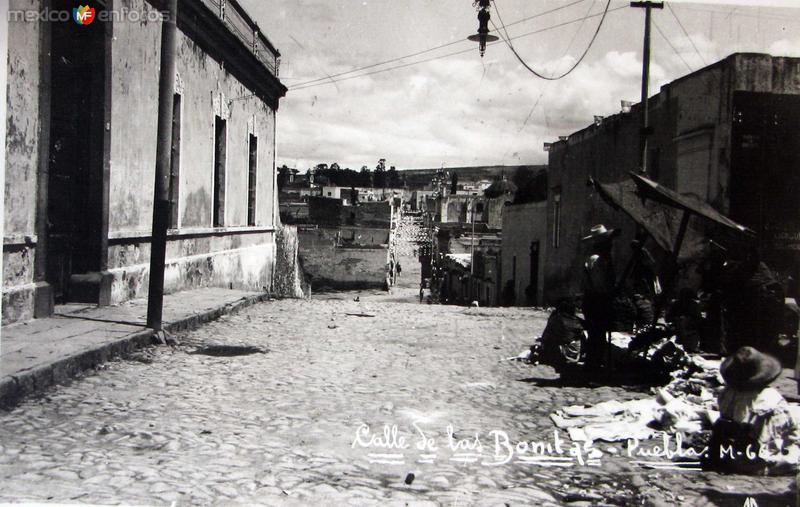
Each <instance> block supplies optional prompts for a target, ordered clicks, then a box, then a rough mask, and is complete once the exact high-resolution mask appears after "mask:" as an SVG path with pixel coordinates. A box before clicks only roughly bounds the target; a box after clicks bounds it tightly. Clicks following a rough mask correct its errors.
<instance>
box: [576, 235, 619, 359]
mask: <svg viewBox="0 0 800 507" xmlns="http://www.w3.org/2000/svg"><path fill="white" fill-rule="evenodd" d="M618 234H619V230H617V229H608V228H606V226H605V225H603V224H599V225H595V226H594V227H592V229H591V230H590V231H589V235H588V236H586V237H584V238H583V239H582V241H583V242H584V243H587V244H588V245H589V256H588V257H587V258H586V262H584V265H583V283H582V289H583V306H582V310H583V317H584V319H585V321H586V331H587V333H588V335H589V337H588V340H587V344H586V370H587V371H588V372H589V373H596V372H597V371H598V370H600V369H601V368H602V367H603V364H604V363H605V356H606V354H607V351H608V350H607V349H608V337H607V334H608V332H609V331H610V330H611V324H612V322H613V321H614V311H613V305H612V301H613V299H614V287H615V283H616V279H615V276H614V263H613V261H612V258H611V250H612V248H613V246H614V242H613V239H614V238H615V237H616V236H617V235H618Z"/></svg>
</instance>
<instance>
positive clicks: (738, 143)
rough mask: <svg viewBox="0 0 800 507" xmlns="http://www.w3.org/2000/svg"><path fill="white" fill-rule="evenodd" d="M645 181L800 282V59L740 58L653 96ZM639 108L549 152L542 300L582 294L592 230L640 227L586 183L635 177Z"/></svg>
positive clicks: (626, 234)
mask: <svg viewBox="0 0 800 507" xmlns="http://www.w3.org/2000/svg"><path fill="white" fill-rule="evenodd" d="M649 112H650V126H651V127H652V133H651V136H650V139H649V146H648V148H649V149H648V153H647V158H648V169H647V173H648V177H650V178H651V179H654V180H656V181H658V182H659V183H662V184H664V185H666V186H668V187H669V188H672V189H673V190H676V191H678V192H679V193H684V194H693V195H695V196H697V197H699V198H701V199H702V200H704V201H706V202H708V203H710V204H711V205H712V206H714V207H715V208H716V209H717V210H718V211H720V212H722V213H723V214H725V215H728V216H729V217H730V218H732V219H733V220H735V221H737V222H739V223H741V224H743V225H746V226H748V227H750V228H751V229H753V230H754V231H755V232H756V233H757V235H758V247H759V250H760V252H761V256H762V258H763V259H764V260H765V261H766V262H767V263H768V264H769V265H770V267H772V268H774V269H775V270H776V271H778V272H779V273H780V274H781V275H782V276H783V277H784V278H786V277H788V276H792V277H793V278H794V280H795V282H794V286H793V287H791V288H790V291H793V292H794V294H796V293H797V285H796V284H797V280H798V278H800V199H798V198H797V193H798V191H800V170H798V167H800V136H798V132H800V129H799V128H798V127H800V59H797V58H785V57H773V56H769V55H764V54H733V55H730V56H729V57H727V58H725V59H723V60H720V61H718V62H716V63H714V64H712V65H709V66H707V67H705V68H702V69H700V70H697V71H695V72H693V73H692V74H689V75H687V76H684V77H682V78H680V79H678V80H676V81H673V82H671V83H669V84H667V85H664V86H663V87H662V88H661V90H660V92H659V93H658V94H656V95H655V96H653V97H651V98H650V99H649ZM639 122H640V105H638V104H637V105H635V106H633V108H632V109H631V111H630V112H629V113H620V114H616V115H613V116H610V117H606V118H604V119H602V121H601V122H597V123H595V124H592V125H591V126H589V127H587V128H585V129H583V130H580V131H578V132H575V133H573V134H571V135H569V136H568V137H567V138H566V139H563V140H560V141H559V142H556V143H553V145H552V146H551V149H550V153H549V189H548V200H547V231H546V234H542V235H541V236H540V238H539V241H540V244H544V243H546V244H547V255H546V256H545V267H544V298H545V300H546V301H549V302H553V301H555V300H556V299H557V298H558V297H560V296H565V295H568V294H570V293H575V292H577V291H578V290H579V282H580V276H579V274H580V273H581V269H580V268H581V262H582V259H583V256H584V255H585V252H584V251H583V248H584V245H582V244H581V242H580V238H581V237H582V236H585V235H586V234H587V233H588V230H589V229H590V228H591V227H592V226H593V225H595V224H598V223H604V224H605V225H606V226H610V227H621V228H622V229H623V236H622V240H620V241H617V251H616V252H615V255H616V257H617V258H618V259H627V257H628V256H629V250H628V246H627V245H628V242H629V240H630V239H632V237H633V230H634V225H633V223H632V221H631V220H629V219H628V218H627V217H626V216H625V215H623V214H622V213H621V212H614V211H612V209H611V208H610V207H609V206H608V205H607V204H606V203H604V202H603V201H602V200H601V199H600V198H599V197H598V196H597V195H596V194H595V193H594V192H593V191H592V189H590V188H589V187H588V186H587V180H588V178H589V177H592V178H593V179H595V180H596V181H599V182H602V183H611V182H619V181H622V180H624V179H626V178H627V177H628V172H629V171H637V170H638V169H639V165H640V160H641V155H640V141H639V131H640V130H639V128H640V123H639Z"/></svg>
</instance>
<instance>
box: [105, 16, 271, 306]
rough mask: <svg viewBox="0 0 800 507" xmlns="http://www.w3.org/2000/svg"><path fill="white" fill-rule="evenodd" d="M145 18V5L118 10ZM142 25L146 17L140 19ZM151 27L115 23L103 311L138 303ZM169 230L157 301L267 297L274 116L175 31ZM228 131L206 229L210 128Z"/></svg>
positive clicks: (151, 153) (154, 103)
mask: <svg viewBox="0 0 800 507" xmlns="http://www.w3.org/2000/svg"><path fill="white" fill-rule="evenodd" d="M119 3H120V4H121V5H122V6H125V7H127V8H130V9H140V10H141V9H152V7H151V6H150V4H148V3H146V2H144V0H119ZM143 18H146V16H143ZM160 41H161V26H160V23H146V22H143V23H116V24H115V26H114V44H113V50H112V51H113V58H112V59H113V61H114V70H113V98H112V110H113V113H112V114H113V125H112V136H111V137H112V141H111V192H110V194H111V195H110V213H109V216H110V226H109V229H110V230H109V236H110V241H109V250H108V269H109V272H110V273H111V274H112V275H113V282H112V289H111V293H112V304H115V303H119V302H122V301H125V300H128V299H131V298H136V297H144V296H146V295H147V290H148V283H149V259H150V243H149V241H150V238H149V233H150V229H151V227H152V208H153V180H154V176H155V163H156V162H155V147H156V139H157V122H158V100H157V97H158V77H159V66H160ZM176 71H177V73H176V90H175V91H176V93H178V94H180V96H181V123H180V129H181V130H180V136H181V144H180V180H179V195H178V208H179V211H178V229H177V230H174V231H170V234H169V236H168V243H167V268H166V272H165V287H164V288H165V291H166V292H174V291H178V290H183V289H190V288H194V287H203V286H217V287H233V288H237V289H248V290H269V288H270V286H271V283H272V271H273V267H274V263H275V236H274V231H273V227H274V225H275V224H274V216H275V213H274V206H275V203H276V198H275V192H276V189H275V171H274V157H275V154H274V128H275V113H274V111H272V109H271V108H270V107H269V106H268V105H267V104H266V103H264V102H262V101H261V100H260V99H259V98H257V97H254V96H253V91H252V90H250V89H249V88H247V87H245V86H244V85H242V84H241V83H240V82H239V81H238V80H237V79H236V77H235V76H233V75H231V74H230V73H229V72H228V71H227V70H226V69H225V66H224V63H223V62H220V61H218V60H215V59H214V58H212V57H211V56H209V55H208V54H207V53H206V52H205V51H204V50H203V49H202V48H201V47H200V46H199V45H198V44H197V43H196V42H195V41H194V40H192V39H190V38H189V37H188V36H187V35H186V34H185V33H183V32H182V31H180V30H179V31H178V37H177V62H176ZM215 116H220V117H222V118H223V119H225V120H226V121H227V134H226V170H225V204H224V209H225V219H224V224H223V227H220V228H213V227H212V211H213V210H212V206H213V204H212V195H213V178H214V133H215V129H214V121H215ZM251 134H253V135H255V136H257V138H258V155H257V164H258V168H257V178H256V226H255V228H253V227H247V204H248V203H247V198H248V164H249V141H250V135H251Z"/></svg>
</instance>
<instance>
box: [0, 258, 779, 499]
mask: <svg viewBox="0 0 800 507" xmlns="http://www.w3.org/2000/svg"><path fill="white" fill-rule="evenodd" d="M404 274H405V273H404ZM356 295H357V294H356V293H344V294H341V293H340V294H327V295H326V294H323V295H317V296H315V299H314V300H311V301H302V300H280V301H272V302H266V303H263V304H260V305H257V306H254V307H252V308H250V309H248V310H246V311H244V312H242V313H240V314H238V315H234V316H228V317H224V318H223V319H221V320H220V321H217V322H215V323H212V324H209V325H207V326H205V327H203V328H201V329H200V330H197V331H194V332H191V333H188V334H184V335H182V336H180V337H179V338H180V340H181V342H182V345H181V346H180V347H177V348H174V349H171V348H167V347H160V348H154V349H149V350H147V351H144V352H143V353H139V354H138V355H136V356H134V357H132V358H129V359H127V360H120V361H116V362H112V363H109V364H107V365H105V366H104V367H103V368H101V369H99V370H98V371H96V372H93V373H91V374H88V375H85V376H84V377H82V378H80V379H78V380H76V381H74V382H72V383H71V384H70V385H68V386H62V387H59V388H57V389H53V390H51V391H49V392H48V393H47V394H46V396H45V397H43V398H40V399H35V400H29V401H27V402H25V403H23V404H22V405H21V406H20V407H18V408H17V409H15V410H14V411H12V412H9V413H4V414H0V484H2V487H0V501H39V502H40V501H60V502H80V503H96V504H110V503H125V504H138V505H142V504H146V505H167V504H171V503H172V502H177V503H178V504H209V503H215V504H231V503H238V504H247V505H249V504H254V503H261V504H270V505H272V504H276V503H280V504H289V505H307V504H316V505H348V504H349V505H406V504H409V505H435V504H440V505H561V504H565V503H569V504H570V505H592V504H614V505H643V504H651V505H670V504H675V505H678V504H682V505H690V504H696V505H737V506H740V505H742V504H743V502H744V499H745V498H746V497H747V496H748V495H757V496H756V498H757V501H758V505H760V506H763V505H770V504H771V503H770V502H772V501H776V502H780V501H779V500H776V498H777V496H776V495H781V494H784V497H783V500H784V501H785V499H786V498H788V496H786V495H789V494H790V493H789V492H790V488H791V487H792V483H791V481H789V480H787V479H769V480H767V479H746V480H745V479H742V478H724V477H719V476H716V475H714V474H699V473H696V472H693V473H692V472H663V471H659V472H654V471H647V470H643V469H639V468H636V467H635V466H633V465H631V464H630V462H629V460H626V459H624V458H623V456H621V454H622V447H621V446H618V448H619V450H617V455H616V456H615V455H613V454H609V453H608V452H606V453H605V454H604V455H603V457H602V458H600V464H599V466H597V462H595V465H590V464H589V462H585V464H584V465H580V464H579V463H577V461H576V460H572V461H569V462H568V460H569V458H568V456H569V452H566V453H565V454H557V453H556V451H555V450H554V451H553V452H552V453H550V456H551V457H560V458H562V461H561V462H560V465H564V466H563V467H562V466H552V465H553V462H552V461H551V462H539V463H537V462H532V461H525V460H524V459H522V458H525V457H526V455H524V454H519V453H518V454H516V455H515V457H514V458H513V459H511V460H510V461H509V462H508V463H506V464H502V465H499V466H492V465H491V463H496V462H498V461H502V460H503V459H505V453H504V452H501V453H500V455H497V454H496V453H495V445H494V443H495V440H494V438H493V437H492V436H490V433H489V432H490V431H492V430H498V431H502V432H505V434H507V435H508V438H509V441H510V442H512V443H514V442H517V441H527V442H530V441H545V442H550V443H551V444H553V442H554V436H553V431H554V430H553V426H552V423H551V422H550V420H549V419H548V415H549V414H550V413H551V412H552V411H553V410H554V409H556V408H558V407H561V406H563V405H566V404H574V403H594V402H598V401H602V400H607V399H612V398H614V399H631V398H636V397H642V396H645V395H643V394H642V393H636V392H632V391H630V390H625V389H622V388H617V387H613V388H612V387H598V388H594V389H591V388H588V387H563V386H559V385H558V383H557V382H556V381H554V380H553V378H554V376H553V374H552V371H551V370H549V369H547V368H545V367H531V366H527V365H524V364H523V363H518V362H513V361H501V359H503V358H507V357H510V356H515V355H517V354H518V353H519V352H521V351H523V350H525V348H526V346H527V345H528V344H529V343H530V338H531V336H533V335H535V334H537V333H539V332H541V329H542V327H543V325H544V314H542V313H537V312H535V311H533V310H527V309H483V308H470V309H466V308H461V307H453V306H434V305H424V304H422V305H421V304H417V303H412V302H411V301H414V299H415V298H414V296H415V294H414V293H413V291H412V292H411V295H410V297H408V298H406V299H405V300H404V299H403V298H402V297H401V295H400V296H398V294H397V293H395V294H394V295H375V294H371V293H361V294H358V296H359V299H360V300H359V301H354V298H355V296H356ZM208 344H227V345H237V344H245V345H254V346H257V347H262V348H264V349H266V350H267V351H266V352H264V353H256V354H252V355H242V356H234V357H221V356H209V355H203V354H197V353H195V352H197V350H198V349H199V348H200V347H201V346H203V345H208ZM415 424H416V425H417V426H418V427H419V428H420V429H421V430H422V431H423V432H424V433H425V434H426V436H427V437H428V438H429V439H432V440H426V441H427V442H431V441H435V443H436V445H437V449H436V450H432V449H431V448H427V449H424V450H420V449H419V448H418V447H417V445H418V444H419V443H420V441H421V439H420V436H419V432H418V431H417V429H416V428H415V426H414V425H415ZM361 425H368V427H369V428H370V434H369V435H367V434H366V433H364V430H363V427H362V433H358V429H359V427H360V426H361ZM384 425H387V427H388V428H389V430H388V433H389V435H388V438H385V437H384ZM393 425H396V427H397V434H396V435H393V432H392V429H391V428H392V426H393ZM448 425H452V433H453V439H454V440H453V441H452V442H462V443H461V444H459V446H458V448H456V449H455V450H453V449H451V447H450V445H449V442H450V441H449V439H448V431H447V427H448ZM476 432H479V438H480V440H481V442H482V444H483V448H482V449H477V450H476V449H473V448H472V447H471V446H472V445H474V442H475V433H476ZM357 435H359V436H360V437H361V438H360V441H362V442H364V443H365V444H369V443H371V444H372V446H371V447H364V446H362V445H360V443H359V440H357V438H356V437H357ZM498 435H502V434H500V433H496V434H495V438H498ZM373 437H379V438H378V440H381V439H383V440H385V441H388V442H389V443H394V444H397V445H396V446H395V448H385V447H380V446H379V444H381V442H380V441H378V440H376V439H375V438H373ZM401 437H404V440H403V441H402V442H401ZM562 437H563V439H567V437H566V435H562ZM501 440H502V439H501ZM384 443H387V442H384ZM354 444H355V445H354ZM402 444H405V445H406V446H407V447H408V448H401V449H398V448H396V447H397V446H400V447H402ZM562 445H563V446H564V447H565V448H571V443H570V442H569V441H568V439H567V440H566V441H565V442H563V443H562ZM607 447H608V446H601V449H603V450H607ZM501 448H502V449H505V447H503V446H501ZM467 452H476V453H478V454H480V455H481V456H480V457H479V458H473V457H471V456H465V455H463V454H464V453H467ZM520 456H521V457H522V458H520ZM527 456H531V455H530V454H528V455H527ZM583 458H584V459H587V460H588V459H589V457H588V456H584V457H583ZM547 465H551V466H547ZM556 465H559V463H556ZM568 465H570V466H568ZM410 474H413V476H412V475H410ZM712 502H713V503H712ZM726 502H728V503H726ZM782 504H783V503H776V505H782Z"/></svg>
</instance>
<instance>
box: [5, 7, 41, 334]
mask: <svg viewBox="0 0 800 507" xmlns="http://www.w3.org/2000/svg"><path fill="white" fill-rule="evenodd" d="M40 6H41V5H40V2H39V1H38V0H10V3H9V10H10V11H16V10H22V9H35V10H38V9H39V8H40ZM41 29H42V25H41V24H40V23H33V22H26V21H15V20H13V19H10V20H9V23H8V42H9V44H8V88H7V90H4V91H5V92H6V100H7V116H6V119H5V121H6V139H5V143H6V166H5V188H4V192H5V206H4V208H3V220H4V237H3V298H2V307H3V310H2V313H3V323H4V324H5V323H8V322H14V321H18V320H27V319H30V318H32V317H33V306H34V303H33V300H34V290H35V286H34V283H33V281H34V278H33V277H34V258H35V255H36V243H37V240H38V238H37V236H36V191H37V186H36V185H37V182H36V178H37V173H38V171H37V167H38V161H39V159H38V155H39V131H40V129H41V126H42V125H41V120H40V118H41V117H40V114H39V108H40V104H39V94H38V90H39V85H40V83H41V75H40V59H39V55H40V50H41V45H40V37H41Z"/></svg>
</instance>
